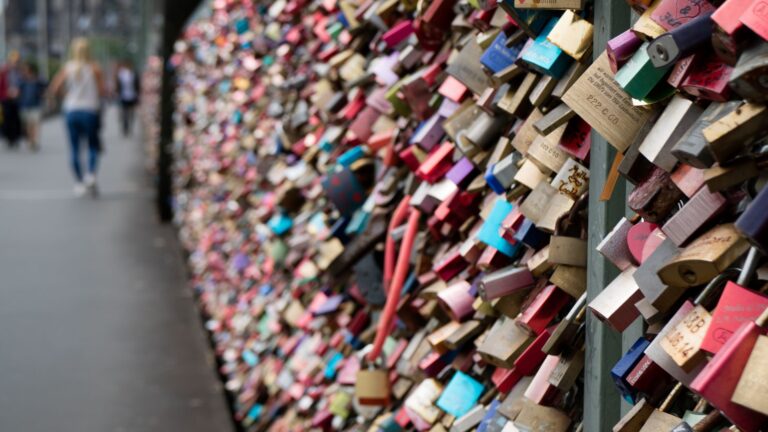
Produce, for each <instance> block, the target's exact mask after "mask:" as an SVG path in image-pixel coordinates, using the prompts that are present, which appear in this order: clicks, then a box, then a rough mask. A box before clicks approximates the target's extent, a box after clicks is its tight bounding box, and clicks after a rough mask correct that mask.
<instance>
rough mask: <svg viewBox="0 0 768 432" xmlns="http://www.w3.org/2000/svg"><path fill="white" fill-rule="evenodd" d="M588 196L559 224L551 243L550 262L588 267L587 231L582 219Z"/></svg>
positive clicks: (565, 215)
mask: <svg viewBox="0 0 768 432" xmlns="http://www.w3.org/2000/svg"><path fill="white" fill-rule="evenodd" d="M586 197H588V194H584V195H583V196H582V198H581V199H579V200H578V201H577V202H576V204H575V205H574V206H573V208H572V209H571V211H569V212H568V213H567V214H564V215H563V216H562V217H561V218H560V220H559V221H558V222H557V227H556V229H555V234H554V235H553V236H552V238H551V239H550V242H549V258H548V260H549V262H550V263H551V264H565V265H569V266H576V267H586V265H587V239H586V234H587V229H586V221H585V220H584V218H583V217H582V213H583V211H584V208H585V207H586V203H587V198H586Z"/></svg>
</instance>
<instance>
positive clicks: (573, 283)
mask: <svg viewBox="0 0 768 432" xmlns="http://www.w3.org/2000/svg"><path fill="white" fill-rule="evenodd" d="M549 281H550V282H551V283H553V284H554V285H556V286H557V287H558V288H560V289H561V290H563V291H565V292H566V293H568V294H570V296H571V297H573V298H576V299H577V298H579V297H581V295H582V294H584V292H585V291H586V290H587V269H586V268H584V267H574V266H569V265H566V264H560V265H558V266H557V267H555V270H554V271H553V272H552V275H551V276H550V277H549Z"/></svg>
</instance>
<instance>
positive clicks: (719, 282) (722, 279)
mask: <svg viewBox="0 0 768 432" xmlns="http://www.w3.org/2000/svg"><path fill="white" fill-rule="evenodd" d="M743 272H744V271H743V270H742V269H740V268H736V267H731V268H727V269H725V271H723V272H722V273H720V274H719V275H717V276H715V278H714V279H712V280H711V281H709V283H708V284H707V286H706V287H704V289H703V290H702V291H701V293H699V295H698V296H696V300H694V301H693V304H695V305H700V304H702V303H703V302H704V301H705V300H706V299H707V297H709V296H710V295H711V294H712V293H713V292H714V291H715V290H720V289H722V288H723V287H725V284H726V283H727V282H728V280H730V279H731V278H732V277H735V276H737V275H740V274H742V273H743Z"/></svg>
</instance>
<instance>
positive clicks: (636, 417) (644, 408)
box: [612, 399, 656, 432]
mask: <svg viewBox="0 0 768 432" xmlns="http://www.w3.org/2000/svg"><path fill="white" fill-rule="evenodd" d="M655 409H656V408H654V407H653V405H651V404H650V403H648V401H647V400H645V399H640V400H639V401H638V402H637V403H635V404H634V406H633V407H632V408H631V409H630V410H629V411H627V413H626V414H625V415H624V417H622V418H621V420H619V422H618V423H616V425H614V426H613V429H612V430H613V432H638V431H639V430H640V428H642V427H643V424H645V422H646V421H647V420H648V417H650V416H651V413H653V411H654V410H655Z"/></svg>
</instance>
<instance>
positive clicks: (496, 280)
mask: <svg viewBox="0 0 768 432" xmlns="http://www.w3.org/2000/svg"><path fill="white" fill-rule="evenodd" d="M533 284H534V279H533V275H531V272H530V270H528V268H527V267H514V266H513V267H509V268H505V269H502V270H499V271H496V272H494V273H491V274H488V275H485V276H484V277H483V278H482V279H481V280H480V283H479V284H478V286H477V291H478V294H479V295H480V298H482V299H483V300H485V301H490V300H493V299H497V298H500V297H503V296H506V295H510V294H513V293H515V292H517V291H521V290H526V289H529V288H531V287H532V286H533Z"/></svg>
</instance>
